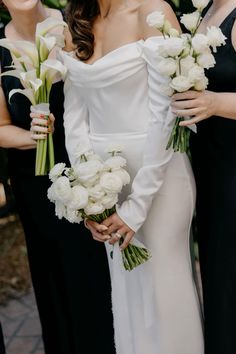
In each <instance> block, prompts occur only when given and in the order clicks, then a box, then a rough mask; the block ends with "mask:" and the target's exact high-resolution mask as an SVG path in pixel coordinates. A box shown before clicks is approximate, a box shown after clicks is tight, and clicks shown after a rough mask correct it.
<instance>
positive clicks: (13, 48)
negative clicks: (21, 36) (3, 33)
mask: <svg viewBox="0 0 236 354" xmlns="http://www.w3.org/2000/svg"><path fill="white" fill-rule="evenodd" d="M16 43H17V41H11V40H9V39H7V38H2V39H0V47H4V48H6V49H8V50H9V51H10V52H11V53H12V54H14V56H15V57H16V58H19V57H21V56H22V53H21V51H20V50H19V49H18V47H17V45H16Z"/></svg>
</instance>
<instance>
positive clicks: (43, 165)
mask: <svg viewBox="0 0 236 354" xmlns="http://www.w3.org/2000/svg"><path fill="white" fill-rule="evenodd" d="M47 142H48V141H47V139H44V140H43V147H42V160H41V170H40V175H41V176H44V175H46V174H47V173H46V160H47Z"/></svg>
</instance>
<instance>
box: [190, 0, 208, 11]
mask: <svg viewBox="0 0 236 354" xmlns="http://www.w3.org/2000/svg"><path fill="white" fill-rule="evenodd" d="M209 2H210V0H192V3H193V6H194V7H195V8H196V9H198V11H202V10H203V9H205V7H207V5H208V4H209Z"/></svg>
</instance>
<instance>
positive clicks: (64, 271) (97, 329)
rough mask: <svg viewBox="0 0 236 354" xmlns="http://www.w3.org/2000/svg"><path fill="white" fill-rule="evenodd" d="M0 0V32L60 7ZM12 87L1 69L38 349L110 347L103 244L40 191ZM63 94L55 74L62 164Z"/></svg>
mask: <svg viewBox="0 0 236 354" xmlns="http://www.w3.org/2000/svg"><path fill="white" fill-rule="evenodd" d="M3 3H4V4H5V5H6V6H7V8H8V10H9V11H10V14H11V16H12V21H11V22H10V23H9V24H8V25H7V26H6V27H5V28H1V29H0V38H5V36H6V37H8V38H12V39H13V36H14V39H26V40H30V39H32V40H33V37H34V29H35V24H36V23H37V22H40V21H43V20H44V19H45V18H46V17H48V16H55V17H60V18H61V13H60V12H59V11H57V10H52V9H46V8H44V7H43V6H42V3H41V2H40V1H35V0H32V1H27V4H26V5H27V6H25V9H24V4H23V2H22V0H21V1H18V0H14V1H13V0H4V1H3ZM27 26H28V27H27ZM24 35H27V36H28V37H26V36H25V37H23V36H24ZM0 62H1V71H2V72H4V71H6V70H8V68H7V67H8V66H10V65H11V63H12V58H11V55H10V53H9V51H8V50H6V49H4V48H0ZM15 88H21V84H20V82H19V80H18V79H17V78H13V77H9V76H5V77H2V79H1V87H0V105H1V115H0V145H1V146H2V147H5V148H8V160H9V173H10V179H11V185H12V188H13V192H14V195H15V199H16V203H17V207H18V212H19V215H20V218H21V221H22V224H23V227H24V231H25V237H26V243H27V248H28V257H29V264H30V270H31V275H32V281H33V286H34V290H35V295H36V301H37V305H38V310H39V315H40V320H41V324H42V333H43V340H44V346H45V353H46V354H81V353H84V354H85V353H86V354H94V353H98V352H101V353H103V354H113V353H115V349H114V344H113V319H112V313H111V303H110V291H111V290H110V279H109V271H108V265H107V257H106V253H105V249H104V245H103V244H100V243H98V242H94V240H93V239H92V238H91V235H90V232H89V231H88V230H87V229H86V228H85V227H84V225H83V224H81V225H78V224H70V223H69V222H67V221H65V220H59V219H58V218H57V217H56V216H55V213H54V206H53V204H52V203H50V202H49V200H48V199H47V189H48V187H49V185H50V183H49V179H48V177H47V176H39V177H35V176H34V164H35V146H36V143H35V141H34V140H32V137H31V132H30V126H31V119H30V116H29V114H30V102H29V101H28V100H27V98H26V97H24V96H23V95H20V94H15V95H14V96H13V97H12V99H11V104H9V100H8V97H9V92H10V91H11V90H12V89H15ZM63 101H64V96H63V82H57V83H55V84H54V85H53V89H52V92H51V97H50V109H51V112H53V114H54V116H55V117H56V119H55V132H54V136H53V137H54V147H55V158H56V162H65V163H66V164H67V165H68V164H69V161H68V157H67V153H66V150H65V138H64V130H63ZM88 336H89V337H90V340H89V341H87V338H88ZM22 354H23V353H22Z"/></svg>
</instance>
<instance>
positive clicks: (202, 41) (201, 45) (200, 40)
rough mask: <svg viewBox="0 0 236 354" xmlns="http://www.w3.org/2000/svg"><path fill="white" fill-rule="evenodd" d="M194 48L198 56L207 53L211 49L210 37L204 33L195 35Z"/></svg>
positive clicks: (193, 39)
mask: <svg viewBox="0 0 236 354" xmlns="http://www.w3.org/2000/svg"><path fill="white" fill-rule="evenodd" d="M192 46H193V49H194V51H195V52H196V53H197V54H200V53H202V52H204V51H206V50H207V49H208V48H209V44H208V37H207V36H205V34H202V33H197V34H195V36H194V37H193V38H192Z"/></svg>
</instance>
